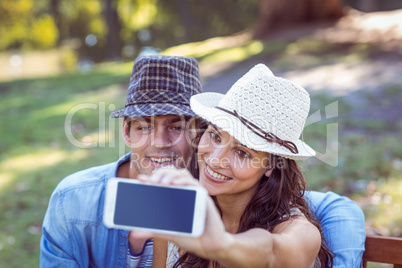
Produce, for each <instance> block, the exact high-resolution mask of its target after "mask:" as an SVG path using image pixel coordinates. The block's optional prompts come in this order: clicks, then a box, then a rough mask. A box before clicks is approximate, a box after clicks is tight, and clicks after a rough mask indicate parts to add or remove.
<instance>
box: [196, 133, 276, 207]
mask: <svg viewBox="0 0 402 268" xmlns="http://www.w3.org/2000/svg"><path fill="white" fill-rule="evenodd" d="M198 164H199V168H200V178H199V179H200V183H201V184H202V186H203V187H204V188H206V189H207V190H208V192H209V194H210V195H212V196H220V195H236V196H244V197H246V198H247V199H249V197H251V195H252V194H253V193H254V187H256V185H257V182H258V181H259V180H260V178H261V177H262V176H263V175H264V174H265V175H267V176H269V175H270V174H271V172H272V169H270V167H269V154H268V153H265V152H259V151H255V150H252V149H249V148H247V147H245V146H244V145H242V144H241V143H240V142H239V141H237V140H236V139H235V138H234V137H232V136H231V135H229V134H228V133H227V132H224V131H222V130H221V129H219V128H215V127H214V126H212V125H209V126H208V129H207V130H206V131H205V133H204V134H203V135H202V137H201V139H200V143H199V145H198Z"/></svg>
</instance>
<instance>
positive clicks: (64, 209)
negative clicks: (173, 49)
mask: <svg viewBox="0 0 402 268" xmlns="http://www.w3.org/2000/svg"><path fill="white" fill-rule="evenodd" d="M201 88H202V87H201V79H200V75H199V70H198V63H197V61H196V60H195V59H193V58H187V57H166V56H148V57H141V58H138V59H137V60H136V61H135V62H134V66H133V71H132V75H131V80H130V84H129V88H128V96H127V101H126V105H125V108H124V109H123V110H121V111H117V112H114V113H112V115H111V116H112V117H124V118H125V119H124V121H123V138H124V140H125V142H126V144H127V145H129V146H130V147H131V154H127V155H125V156H123V157H122V158H121V159H120V160H118V161H117V162H115V163H111V164H108V165H104V166H100V167H94V168H90V169H88V170H84V171H81V172H78V173H75V174H73V175H70V176H68V177H67V178H65V179H64V180H63V181H62V182H61V183H60V184H59V185H58V186H57V188H56V189H55V191H54V192H53V194H52V197H51V199H50V201H49V207H48V210H47V213H46V216H45V219H44V222H43V235H42V239H41V256H40V266H41V267H125V266H126V265H127V266H128V267H152V241H151V240H147V241H138V240H136V241H130V242H128V232H127V231H124V230H117V229H107V228H106V227H105V226H104V224H103V222H102V216H103V207H104V198H105V184H106V182H107V181H108V179H109V178H111V177H116V176H117V177H123V178H132V179H134V178H136V177H137V175H138V174H148V175H149V174H151V173H152V171H153V170H154V169H156V168H158V167H162V166H166V165H175V166H176V167H178V168H185V167H187V162H188V161H189V159H190V156H191V154H192V153H193V146H191V140H192V138H193V136H194V135H195V133H194V131H193V130H194V129H193V127H194V124H195V123H194V120H191V119H192V118H193V116H194V114H193V112H192V111H191V109H190V106H189V101H190V97H191V96H192V95H194V94H197V93H201ZM144 244H145V246H144ZM143 248H144V250H143Z"/></svg>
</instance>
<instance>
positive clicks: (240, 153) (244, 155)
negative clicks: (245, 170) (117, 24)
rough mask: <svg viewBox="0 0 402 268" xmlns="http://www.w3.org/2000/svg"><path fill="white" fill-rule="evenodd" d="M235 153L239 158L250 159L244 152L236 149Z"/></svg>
mask: <svg viewBox="0 0 402 268" xmlns="http://www.w3.org/2000/svg"><path fill="white" fill-rule="evenodd" d="M236 153H237V155H238V156H240V157H241V158H250V154H249V153H247V152H245V151H243V150H240V149H238V150H236Z"/></svg>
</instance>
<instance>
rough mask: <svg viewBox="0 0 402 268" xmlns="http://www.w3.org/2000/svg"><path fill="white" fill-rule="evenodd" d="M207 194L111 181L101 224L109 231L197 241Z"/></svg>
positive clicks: (190, 188) (187, 188) (191, 189)
mask: <svg viewBox="0 0 402 268" xmlns="http://www.w3.org/2000/svg"><path fill="white" fill-rule="evenodd" d="M207 197H208V192H207V191H206V190H205V189H204V188H202V187H201V186H199V187H197V186H161V185H151V184H146V183H142V182H139V181H137V180H134V179H123V178H112V179H110V180H109V181H108V183H107V187H106V197H105V207H104V214H103V222H104V224H105V225H106V226H107V227H109V228H118V229H126V230H136V229H137V230H144V231H150V232H155V233H156V232H157V233H165V234H174V235H183V236H191V237H198V236H200V235H202V233H203V232H204V225H205V215H206V204H207Z"/></svg>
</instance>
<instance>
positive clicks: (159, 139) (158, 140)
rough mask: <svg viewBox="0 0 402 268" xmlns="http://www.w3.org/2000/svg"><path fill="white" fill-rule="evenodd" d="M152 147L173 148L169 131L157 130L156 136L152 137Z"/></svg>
mask: <svg viewBox="0 0 402 268" xmlns="http://www.w3.org/2000/svg"><path fill="white" fill-rule="evenodd" d="M152 146H154V147H155V148H166V147H170V146H172V141H171V139H170V136H169V133H168V130H167V129H164V128H156V129H155V131H154V135H152Z"/></svg>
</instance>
